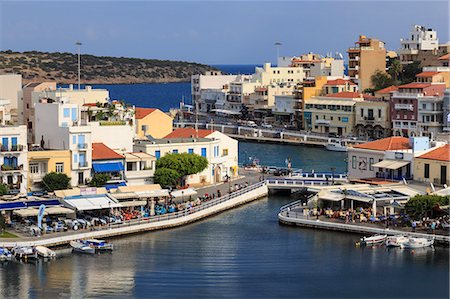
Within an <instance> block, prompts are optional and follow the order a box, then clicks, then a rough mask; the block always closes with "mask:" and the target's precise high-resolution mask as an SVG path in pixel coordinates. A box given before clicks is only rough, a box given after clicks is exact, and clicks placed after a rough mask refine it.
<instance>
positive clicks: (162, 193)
mask: <svg viewBox="0 0 450 299" xmlns="http://www.w3.org/2000/svg"><path fill="white" fill-rule="evenodd" d="M135 193H136V194H137V195H138V196H139V197H140V198H146V197H164V196H169V190H167V189H161V190H150V191H137V192H135Z"/></svg>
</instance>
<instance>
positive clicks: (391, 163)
mask: <svg viewBox="0 0 450 299" xmlns="http://www.w3.org/2000/svg"><path fill="white" fill-rule="evenodd" d="M409 163H411V162H409V161H397V160H383V161H380V162H378V163H375V164H373V165H372V166H375V167H378V168H387V169H399V168H401V167H403V166H405V165H408V164H409Z"/></svg>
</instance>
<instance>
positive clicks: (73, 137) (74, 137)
mask: <svg viewBox="0 0 450 299" xmlns="http://www.w3.org/2000/svg"><path fill="white" fill-rule="evenodd" d="M72 144H77V136H76V135H73V136H72Z"/></svg>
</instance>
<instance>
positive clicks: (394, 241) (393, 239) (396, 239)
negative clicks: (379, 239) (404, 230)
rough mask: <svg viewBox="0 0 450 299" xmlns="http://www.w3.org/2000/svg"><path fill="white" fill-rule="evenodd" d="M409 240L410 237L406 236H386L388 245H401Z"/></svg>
mask: <svg viewBox="0 0 450 299" xmlns="http://www.w3.org/2000/svg"><path fill="white" fill-rule="evenodd" d="M406 242H408V237H405V236H389V237H387V238H386V243H385V244H386V246H387V247H400V245H401V244H404V243H406Z"/></svg>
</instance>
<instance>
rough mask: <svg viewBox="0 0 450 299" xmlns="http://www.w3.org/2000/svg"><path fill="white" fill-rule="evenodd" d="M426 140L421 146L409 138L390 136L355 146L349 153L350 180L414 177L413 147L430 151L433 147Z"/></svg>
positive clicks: (422, 141) (421, 141)
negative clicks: (429, 148) (412, 165)
mask: <svg viewBox="0 0 450 299" xmlns="http://www.w3.org/2000/svg"><path fill="white" fill-rule="evenodd" d="M426 140H428V139H426ZM426 140H425V139H424V140H418V141H417V142H419V141H420V142H419V145H415V142H414V141H410V140H409V139H408V138H405V137H388V138H384V139H380V140H376V141H371V142H367V143H364V144H358V145H355V146H353V147H351V148H349V150H348V152H347V161H348V177H349V179H352V180H354V179H369V178H382V179H395V180H401V179H402V178H403V177H405V178H407V179H408V178H410V177H411V176H412V168H411V165H410V164H411V161H412V160H413V151H412V149H413V146H415V147H416V149H417V150H426V149H428V147H429V145H428V143H427V142H426ZM417 142H416V143H417ZM379 163H381V164H379Z"/></svg>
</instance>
